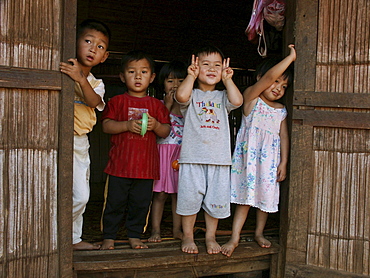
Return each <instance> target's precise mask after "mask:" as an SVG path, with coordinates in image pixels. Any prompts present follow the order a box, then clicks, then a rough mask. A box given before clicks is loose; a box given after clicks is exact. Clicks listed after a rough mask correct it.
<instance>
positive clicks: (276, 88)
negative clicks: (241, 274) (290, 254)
mask: <svg viewBox="0 0 370 278" xmlns="http://www.w3.org/2000/svg"><path fill="white" fill-rule="evenodd" d="M289 48H290V54H289V55H288V56H287V57H286V58H284V59H283V60H282V61H280V62H279V63H275V62H274V61H273V60H271V59H270V60H265V62H264V63H262V64H261V66H260V67H259V68H258V69H257V71H256V76H257V82H256V83H255V84H254V85H252V86H250V87H248V88H247V89H246V90H245V91H244V92H243V97H244V103H243V116H242V117H243V118H242V124H241V127H240V129H239V131H238V135H237V139H236V145H235V150H234V154H233V160H232V167H231V203H234V204H236V209H235V214H234V219H233V227H232V235H231V238H230V240H229V241H228V242H227V243H226V244H224V245H223V246H222V247H221V250H222V251H221V252H222V254H224V255H226V256H231V254H232V253H233V251H234V250H235V248H236V247H237V246H238V243H239V239H240V233H241V230H242V228H243V225H244V222H245V220H246V218H247V216H248V212H249V208H250V207H251V206H252V207H255V208H257V225H256V230H255V237H254V239H255V240H256V241H257V243H258V244H259V245H260V246H261V247H264V248H269V247H270V246H271V242H270V241H268V240H267V239H266V238H265V237H264V236H263V230H264V228H265V224H266V221H267V218H268V213H274V212H277V211H278V203H279V182H281V181H283V180H284V179H285V178H286V167H287V162H288V152H289V138H288V126H287V119H286V116H287V110H286V108H285V107H284V105H282V104H281V103H279V102H277V100H279V99H280V98H282V97H283V96H284V93H285V90H286V88H287V87H288V84H289V82H290V79H291V71H290V69H289V66H290V64H291V63H292V62H293V61H295V59H296V52H295V49H294V45H289Z"/></svg>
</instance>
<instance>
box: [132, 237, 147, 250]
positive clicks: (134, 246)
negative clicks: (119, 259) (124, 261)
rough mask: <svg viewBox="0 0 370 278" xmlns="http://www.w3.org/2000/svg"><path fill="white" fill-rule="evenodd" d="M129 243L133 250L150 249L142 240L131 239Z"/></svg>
mask: <svg viewBox="0 0 370 278" xmlns="http://www.w3.org/2000/svg"><path fill="white" fill-rule="evenodd" d="M128 243H129V244H130V246H131V248H132V249H146V248H148V246H147V245H145V244H144V243H143V242H142V241H141V240H140V238H133V237H131V238H129V239H128Z"/></svg>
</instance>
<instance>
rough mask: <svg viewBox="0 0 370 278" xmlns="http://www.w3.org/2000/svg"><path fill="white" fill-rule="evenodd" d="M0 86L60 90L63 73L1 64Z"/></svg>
mask: <svg viewBox="0 0 370 278" xmlns="http://www.w3.org/2000/svg"><path fill="white" fill-rule="evenodd" d="M0 88H19V89H36V90H56V91H59V90H61V89H62V74H61V73H60V72H59V71H50V70H38V69H28V68H27V69H25V68H11V67H2V66H0Z"/></svg>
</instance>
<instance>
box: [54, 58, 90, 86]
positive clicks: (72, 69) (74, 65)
mask: <svg viewBox="0 0 370 278" xmlns="http://www.w3.org/2000/svg"><path fill="white" fill-rule="evenodd" d="M68 62H69V63H64V62H61V63H60V65H59V68H60V71H61V72H63V73H65V74H67V75H68V76H69V77H70V78H72V79H73V80H74V81H77V82H80V81H81V80H82V79H83V78H86V77H85V76H84V74H83V72H82V69H81V66H80V63H79V62H78V61H77V59H74V58H70V59H68Z"/></svg>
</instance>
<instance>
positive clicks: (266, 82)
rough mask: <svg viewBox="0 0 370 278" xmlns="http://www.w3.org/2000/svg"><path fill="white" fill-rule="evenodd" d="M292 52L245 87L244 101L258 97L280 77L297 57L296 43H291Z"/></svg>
mask: <svg viewBox="0 0 370 278" xmlns="http://www.w3.org/2000/svg"><path fill="white" fill-rule="evenodd" d="M288 47H289V48H290V54H289V55H288V56H287V57H285V58H284V59H283V60H282V61H281V62H279V63H278V64H276V65H275V66H273V67H272V68H271V69H269V70H268V71H267V72H266V73H265V74H264V75H263V76H262V77H261V78H259V79H258V81H257V82H256V83H255V84H254V85H252V86H250V87H248V88H247V89H245V91H244V92H243V97H244V103H248V102H250V101H252V100H254V99H256V98H257V97H258V96H259V95H260V94H261V93H262V92H263V91H264V90H266V89H267V88H268V87H269V86H271V84H272V83H273V82H275V80H276V79H277V78H279V77H280V76H281V75H282V74H283V73H284V71H285V70H286V69H287V68H288V67H289V65H290V64H291V63H292V62H294V61H295V59H296V51H295V49H294V45H293V44H290V45H289V46H288Z"/></svg>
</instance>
